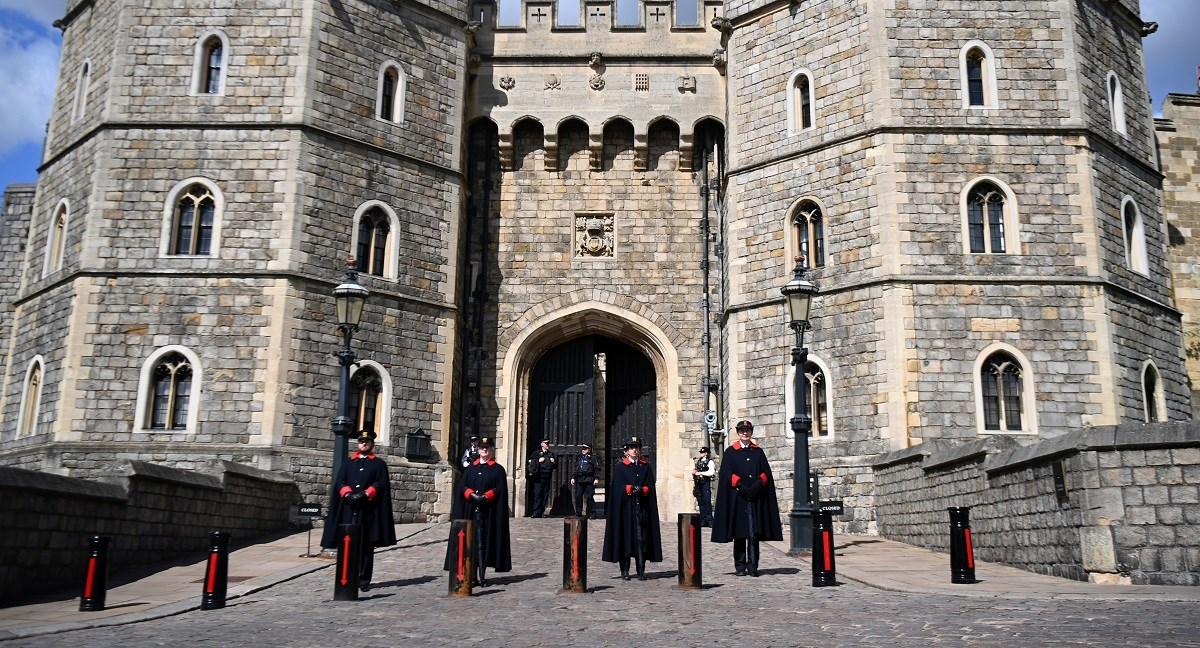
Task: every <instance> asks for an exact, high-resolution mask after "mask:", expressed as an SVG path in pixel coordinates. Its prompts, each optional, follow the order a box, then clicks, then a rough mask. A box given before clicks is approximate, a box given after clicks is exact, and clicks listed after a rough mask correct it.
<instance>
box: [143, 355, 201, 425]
mask: <svg viewBox="0 0 1200 648" xmlns="http://www.w3.org/2000/svg"><path fill="white" fill-rule="evenodd" d="M150 376H151V380H150V388H151V389H152V392H151V394H150V396H151V397H150V399H149V400H150V411H149V412H148V416H147V418H148V420H149V422H150V425H149V428H150V429H152V430H184V429H187V424H188V408H189V407H190V405H191V397H192V365H191V363H190V362H188V360H187V358H185V357H184V356H183V354H181V353H168V354H166V355H164V356H163V357H162V358H161V359H160V360H159V361H158V364H156V365H155V366H154V369H153V370H152V371H151V374H150Z"/></svg>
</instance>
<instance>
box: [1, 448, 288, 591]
mask: <svg viewBox="0 0 1200 648" xmlns="http://www.w3.org/2000/svg"><path fill="white" fill-rule="evenodd" d="M298 497H299V495H298V492H297V489H296V485H295V483H294V482H293V481H292V480H291V479H288V478H287V477H283V476H280V475H278V474H275V473H270V472H266V471H263V470H258V469H256V468H251V467H248V466H243V465H240V464H235V463H232V462H228V461H217V462H213V463H212V464H210V466H209V467H208V469H207V470H206V471H205V472H192V471H185V470H179V469H176V468H169V467H166V466H160V465H155V464H150V463H146V462H142V461H129V462H122V463H120V464H117V465H115V466H114V467H113V468H112V469H111V470H110V471H109V472H108V473H107V474H106V475H105V476H103V477H102V478H100V479H99V480H97V481H87V480H83V479H76V478H74V477H63V476H60V475H53V474H50V473H44V472H34V471H30V470H23V469H20V468H10V467H0V527H2V528H3V529H4V530H5V531H4V533H3V534H0V602H4V601H13V600H14V599H15V598H16V597H18V596H23V595H29V594H35V593H37V592H43V591H48V590H52V589H57V588H62V587H69V586H71V584H72V583H81V582H82V581H81V580H80V579H81V578H82V574H83V569H84V564H85V561H86V559H87V546H88V544H87V539H88V538H89V537H90V536H93V535H102V536H108V537H111V538H112V543H111V545H110V548H109V561H108V564H109V570H110V571H115V570H117V569H120V568H123V567H128V566H130V565H139V564H145V563H151V562H157V561H161V560H166V559H170V558H174V557H177V556H181V555H185V554H189V553H199V552H203V551H205V550H207V549H208V546H209V544H208V543H209V540H208V532H209V531H215V530H221V531H228V532H229V533H231V534H232V542H233V544H234V545H235V546H236V545H238V544H242V543H245V541H247V540H249V539H252V538H256V537H259V536H263V535H266V534H269V533H273V532H278V531H283V530H286V529H287V528H288V525H289V519H290V518H292V512H293V510H294V507H293V504H295V503H296V502H297V501H298ZM197 591H198V590H197Z"/></svg>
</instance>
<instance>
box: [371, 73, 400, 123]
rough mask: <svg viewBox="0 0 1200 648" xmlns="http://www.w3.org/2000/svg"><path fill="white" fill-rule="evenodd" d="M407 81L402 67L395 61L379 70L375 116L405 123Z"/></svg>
mask: <svg viewBox="0 0 1200 648" xmlns="http://www.w3.org/2000/svg"><path fill="white" fill-rule="evenodd" d="M405 85H406V79H405V76H404V71H403V70H401V69H400V65H399V64H397V63H396V62H394V61H388V62H387V63H384V64H383V66H382V67H381V68H380V69H379V87H378V89H377V91H376V95H375V116H376V117H378V118H379V119H382V120H384V121H390V122H394V123H397V124H398V123H400V122H403V121H404V87H405Z"/></svg>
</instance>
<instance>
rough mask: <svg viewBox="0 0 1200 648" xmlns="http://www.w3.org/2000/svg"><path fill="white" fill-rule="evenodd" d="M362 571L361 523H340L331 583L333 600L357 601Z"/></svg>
mask: <svg viewBox="0 0 1200 648" xmlns="http://www.w3.org/2000/svg"><path fill="white" fill-rule="evenodd" d="M361 573H362V525H361V524H342V525H339V526H338V549H337V570H336V576H335V578H336V580H335V581H334V583H333V600H335V601H357V600H358V585H359V582H358V579H359V576H360V575H361Z"/></svg>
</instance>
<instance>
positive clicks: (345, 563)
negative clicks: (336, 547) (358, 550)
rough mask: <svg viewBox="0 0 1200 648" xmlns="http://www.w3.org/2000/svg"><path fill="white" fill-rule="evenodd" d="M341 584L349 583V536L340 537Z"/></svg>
mask: <svg viewBox="0 0 1200 648" xmlns="http://www.w3.org/2000/svg"><path fill="white" fill-rule="evenodd" d="M341 582H342V585H347V584H349V583H350V536H349V535H346V536H345V537H343V538H342V576H341Z"/></svg>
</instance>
